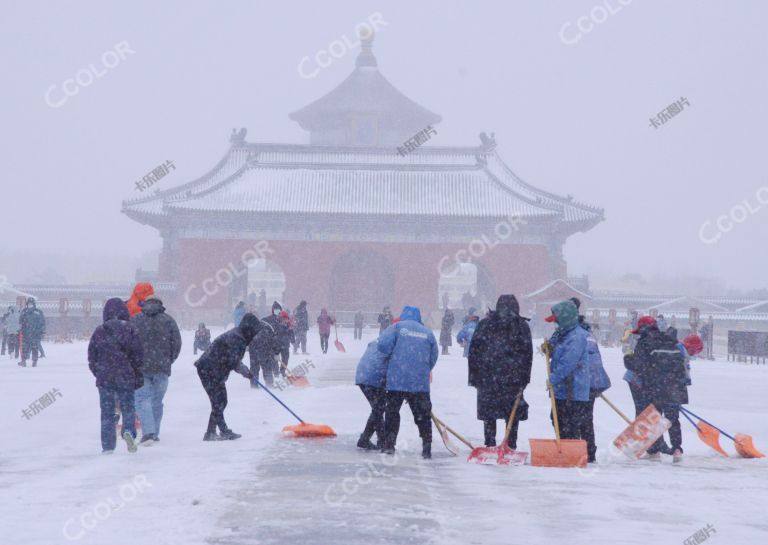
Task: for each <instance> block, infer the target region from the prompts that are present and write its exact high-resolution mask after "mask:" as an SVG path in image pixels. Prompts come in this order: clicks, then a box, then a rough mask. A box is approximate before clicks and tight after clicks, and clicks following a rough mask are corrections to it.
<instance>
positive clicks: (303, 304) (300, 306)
mask: <svg viewBox="0 0 768 545" xmlns="http://www.w3.org/2000/svg"><path fill="white" fill-rule="evenodd" d="M305 306H307V302H306V301H304V300H301V301H299V308H304V307H305Z"/></svg>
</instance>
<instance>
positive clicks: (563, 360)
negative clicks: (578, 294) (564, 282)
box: [546, 300, 591, 439]
mask: <svg viewBox="0 0 768 545" xmlns="http://www.w3.org/2000/svg"><path fill="white" fill-rule="evenodd" d="M546 321H547V322H550V323H551V322H556V323H557V329H556V330H555V333H554V334H553V335H552V337H551V338H550V340H549V345H550V346H549V348H548V350H549V353H550V354H552V372H551V373H550V375H549V382H550V383H551V384H552V387H553V389H554V395H555V400H556V401H557V403H556V407H557V418H558V421H559V423H560V437H561V438H563V439H586V437H582V430H583V420H584V419H585V418H588V414H589V390H590V383H591V378H590V371H589V353H588V346H587V337H588V332H587V331H586V330H585V329H584V328H583V327H581V326H580V325H579V311H578V309H577V308H576V305H575V304H574V303H573V301H571V300H568V301H562V302H560V303H557V304H556V305H555V306H553V307H552V315H551V316H549V317H547V318H546Z"/></svg>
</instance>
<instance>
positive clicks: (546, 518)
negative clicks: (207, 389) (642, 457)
mask: <svg viewBox="0 0 768 545" xmlns="http://www.w3.org/2000/svg"><path fill="white" fill-rule="evenodd" d="M216 333H218V332H214V334H216ZM345 337H346V338H345V339H344V341H345V344H346V346H347V349H348V353H347V354H339V353H337V352H335V351H334V349H333V347H331V350H332V351H333V353H329V354H328V355H325V356H324V355H322V354H320V351H319V347H318V342H317V339H316V335H315V332H310V341H311V342H310V347H309V348H310V352H311V354H310V356H308V357H309V358H311V360H312V361H313V363H314V364H315V365H316V368H315V369H312V370H311V371H310V374H309V380H310V382H311V383H312V384H313V387H312V388H311V389H306V390H288V391H286V392H284V393H283V394H281V395H283V396H284V398H285V399H286V401H287V402H288V404H289V405H291V406H292V407H293V408H294V409H295V410H296V411H297V412H298V413H299V414H300V415H302V417H303V418H305V419H306V420H308V421H311V422H316V423H327V424H330V425H332V426H333V427H334V428H335V430H336V431H337V432H338V434H339V436H338V437H337V438H335V439H322V440H317V439H316V440H308V439H301V440H297V439H288V438H284V437H282V436H281V435H280V429H281V428H282V426H284V425H286V424H290V423H292V417H291V416H290V415H289V414H288V413H286V412H285V411H284V410H283V409H282V408H281V407H280V406H279V405H277V403H275V402H274V401H272V400H271V399H270V398H269V397H268V396H267V394H266V393H265V392H261V391H254V390H251V389H250V388H249V387H248V383H247V381H246V380H245V379H242V378H241V377H239V376H237V375H232V377H231V378H230V380H229V382H228V389H229V392H230V397H229V406H228V408H227V412H226V415H227V421H228V422H229V424H230V425H231V427H232V428H233V429H234V430H235V431H238V432H240V433H242V434H243V438H242V439H240V440H239V441H232V442H221V443H204V442H202V441H201V438H202V435H203V432H204V428H205V424H206V422H207V416H208V410H209V406H208V401H207V398H206V396H205V394H204V392H203V390H202V388H201V387H200V384H199V381H198V378H197V376H196V374H195V372H194V368H193V366H192V363H193V361H194V357H193V355H192V349H191V346H192V343H191V333H190V332H186V333H185V334H184V341H185V346H184V349H183V355H182V357H181V358H180V359H179V361H178V362H176V364H175V365H174V374H173V376H172V377H171V383H170V387H169V390H168V394H167V397H166V410H165V417H164V420H163V428H162V430H161V442H160V443H159V444H157V445H155V446H153V447H151V448H143V447H142V448H140V450H139V452H138V453H137V454H135V455H130V454H128V453H127V452H126V451H125V449H124V445H123V444H122V443H119V444H118V451H116V453H115V454H114V455H112V456H102V455H101V454H100V452H101V447H100V443H99V410H98V396H97V391H96V388H95V386H94V384H93V383H94V380H93V378H92V376H91V374H90V373H89V371H88V367H87V365H86V362H85V348H86V345H85V343H76V344H70V345H54V344H47V345H46V350H47V352H48V357H47V358H45V359H43V360H41V361H40V365H39V367H38V368H35V369H32V368H20V367H18V366H17V365H15V363H13V361H12V360H9V359H7V356H3V357H2V358H0V409H2V414H3V415H5V416H4V417H3V418H2V421H1V422H0V431H1V432H2V434H1V436H2V437H3V442H2V447H1V451H0V513H2V515H1V516H0V536H2V537H0V543H4V544H5V543H8V544H13V545H16V544H24V545H38V544H39V545H54V544H58V543H68V542H70V541H77V542H79V543H82V544H84V545H85V544H99V545H107V544H109V545H122V544H131V545H135V544H136V543H141V544H144V543H157V544H161V545H173V544H180V545H181V544H184V545H195V544H210V543H213V544H227V545H230V544H231V545H236V544H251V543H254V544H255V543H264V544H271V543H281V544H292V543H315V544H322V545H325V544H345V543H349V544H363V543H365V544H370V543H435V544H438V543H439V544H454V543H455V544H475V543H476V544H480V543H482V544H504V545H511V544H521V545H523V544H525V545H536V544H551V543H568V544H574V545H580V544H590V545H591V544H598V543H611V544H646V543H652V544H654V545H666V544H670V545H679V544H682V543H683V542H684V541H685V540H686V539H687V538H688V537H690V536H692V535H693V534H695V533H696V532H697V531H698V530H699V529H701V528H704V527H706V526H707V525H711V527H712V528H714V530H715V531H716V533H715V534H713V535H712V536H711V538H710V539H712V540H713V541H712V542H711V543H713V544H715V545H716V544H717V543H722V544H727V545H747V544H755V543H766V542H768V521H767V520H766V517H765V513H766V500H767V499H768V492H767V491H768V459H762V460H742V459H737V458H733V459H724V458H721V457H718V455H716V454H715V453H713V452H711V451H709V450H708V449H707V447H705V446H704V445H703V444H702V443H700V442H699V441H698V439H697V438H696V436H695V434H694V433H692V431H691V428H690V426H688V425H687V424H685V423H684V428H683V431H684V448H685V450H686V456H685V461H684V463H683V464H681V465H677V466H673V465H672V464H671V461H670V459H669V458H666V459H665V460H664V462H663V463H662V464H661V465H652V464H651V463H649V462H634V463H633V462H630V461H628V460H625V459H624V458H623V457H622V456H621V455H615V454H612V453H611V451H610V450H609V449H608V447H609V445H610V442H611V440H612V439H613V438H614V437H615V436H616V435H617V434H618V433H619V432H620V431H621V430H622V429H623V427H624V425H623V422H622V421H621V420H620V419H619V417H618V416H617V415H615V414H614V413H613V412H611V410H610V409H609V408H608V407H607V406H605V405H603V404H601V403H600V402H599V401H598V405H597V408H596V414H595V427H596V431H597V435H598V444H599V446H600V447H602V448H603V449H604V450H602V451H601V452H600V453H599V454H598V457H599V458H600V463H599V464H598V465H596V466H590V467H589V468H588V469H586V470H577V469H547V468H534V467H530V466H524V467H496V466H493V467H491V466H475V465H470V464H467V463H466V461H465V456H461V457H458V458H452V457H450V456H449V455H448V453H447V452H446V451H445V450H444V449H443V448H442V445H441V444H440V443H439V439H437V438H436V442H435V444H434V453H435V458H434V459H433V460H431V461H424V460H422V459H421V458H420V457H419V452H420V442H419V438H418V435H417V432H416V428H415V426H414V425H413V422H412V419H411V418H410V414H409V413H408V409H407V407H405V408H404V411H405V414H404V418H403V426H402V430H401V435H400V444H398V455H397V456H396V457H394V458H387V457H382V456H381V455H380V454H378V453H364V452H358V451H357V449H356V448H355V447H354V443H355V441H356V439H357V436H358V434H359V433H360V431H361V429H362V426H363V424H364V421H365V418H366V416H367V410H368V408H367V404H366V402H365V400H364V398H363V396H362V395H361V394H360V392H359V390H358V389H357V388H356V387H355V386H354V385H353V382H354V367H355V364H356V362H357V358H358V356H359V354H361V353H362V350H363V348H364V345H365V339H364V341H353V340H352V339H351V338H350V337H349V335H348V334H345ZM459 353H460V350H459V349H458V347H454V350H453V355H451V356H448V357H441V358H440V361H439V362H438V366H437V367H436V369H435V374H434V382H433V393H432V399H433V403H434V409H435V413H436V414H437V415H438V416H440V417H442V418H443V419H444V420H446V421H447V422H448V423H449V424H450V425H452V426H453V427H454V428H456V429H457V430H459V431H462V432H464V433H465V434H466V435H467V436H468V438H470V440H472V441H473V442H475V443H480V442H481V438H482V426H481V424H480V423H479V422H478V421H477V420H475V417H474V414H475V397H474V390H473V389H470V388H468V387H467V386H466V363H465V360H463V358H461V357H460V355H459ZM604 358H605V360H606V362H607V369H608V372H609V374H610V376H611V379H612V381H613V384H614V386H613V388H612V389H611V390H609V391H608V392H607V393H608V395H609V397H611V399H612V400H613V401H614V402H615V403H616V404H618V405H619V406H620V407H622V408H623V409H624V410H625V411H626V412H631V407H632V404H631V400H630V397H629V392H628V390H627V388H626V385H625V384H624V383H623V382H622V381H621V376H622V373H623V368H622V365H621V360H620V354H619V352H618V351H616V350H608V351H606V352H605V354H604ZM294 361H295V363H300V361H301V358H300V357H298V358H297V357H295V360H294ZM543 365H544V364H543V360H542V359H541V358H538V357H537V359H536V361H535V363H534V375H533V382H532V384H531V386H530V387H529V389H528V391H527V392H526V398H527V399H528V401H529V403H530V404H531V410H530V419H529V420H528V421H527V422H524V423H522V424H521V428H520V440H519V445H521V446H527V443H528V441H527V440H528V438H529V437H544V438H547V437H552V429H551V426H550V424H549V422H548V413H549V405H548V400H547V397H546V393H545V390H544V372H543ZM693 378H694V387H693V389H692V390H691V405H690V407H691V408H692V409H693V410H694V411H698V412H700V413H701V414H703V415H704V416H708V417H709V418H710V419H711V420H714V421H715V422H716V423H719V424H720V425H721V426H723V427H724V428H725V429H726V430H730V431H732V432H733V431H742V432H746V433H750V434H752V435H753V436H754V437H755V440H756V443H757V445H758V446H759V447H761V448H762V449H763V450H764V451H765V450H768V420H767V419H766V418H765V413H766V409H767V408H768V401H766V394H765V391H766V386H768V367H766V366H756V365H755V366H750V365H744V364H736V363H727V362H724V361H718V362H715V363H710V362H695V363H694V370H693ZM53 388H57V389H58V390H59V391H60V392H61V394H62V397H60V398H58V397H57V398H56V401H55V402H54V403H53V404H51V405H50V406H48V407H46V408H45V409H43V410H42V411H41V412H40V413H39V414H37V415H35V416H32V417H31V418H30V419H26V418H25V417H24V416H23V415H22V410H23V409H28V407H29V405H30V404H31V403H32V402H33V401H35V400H37V399H39V398H40V397H42V396H44V395H45V394H46V393H47V392H49V391H51V390H52V389H53ZM500 427H501V426H500ZM499 434H501V430H500V431H499ZM722 444H723V446H724V447H725V448H726V450H729V451H731V452H732V451H733V447H732V445H731V444H729V441H728V440H727V439H723V441H722Z"/></svg>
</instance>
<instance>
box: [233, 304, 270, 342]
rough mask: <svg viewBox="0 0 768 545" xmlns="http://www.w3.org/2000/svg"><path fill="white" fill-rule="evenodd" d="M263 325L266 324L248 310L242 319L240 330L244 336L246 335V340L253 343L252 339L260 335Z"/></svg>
mask: <svg viewBox="0 0 768 545" xmlns="http://www.w3.org/2000/svg"><path fill="white" fill-rule="evenodd" d="M262 327H264V324H263V323H262V321H261V320H259V319H258V318H257V317H256V316H255V315H254V314H251V313H250V312H246V313H245V315H243V319H242V320H240V325H239V326H238V329H239V330H240V333H242V334H243V337H245V341H246V342H247V343H248V344H251V341H252V340H253V338H254V337H255V336H256V335H258V333H259V331H261V328H262Z"/></svg>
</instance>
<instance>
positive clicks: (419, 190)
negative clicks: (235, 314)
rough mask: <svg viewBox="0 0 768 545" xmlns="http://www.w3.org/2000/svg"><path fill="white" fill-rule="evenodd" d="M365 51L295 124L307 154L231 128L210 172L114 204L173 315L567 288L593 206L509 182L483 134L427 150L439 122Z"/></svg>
mask: <svg viewBox="0 0 768 545" xmlns="http://www.w3.org/2000/svg"><path fill="white" fill-rule="evenodd" d="M372 41H373V39H372V37H371V38H368V39H365V40H363V41H362V45H361V52H360V54H359V56H358V57H357V61H356V66H355V69H354V70H353V71H352V73H351V74H350V75H349V76H348V77H347V78H346V79H345V80H344V81H342V82H341V84H339V85H338V86H337V87H336V88H335V89H333V90H332V91H330V92H329V93H328V94H326V95H325V96H323V97H321V98H319V99H318V100H316V101H315V102H313V103H311V104H309V105H307V106H305V107H304V108H301V109H299V110H297V111H295V112H294V113H292V114H291V115H290V118H291V119H292V120H294V121H296V122H297V123H298V124H299V125H300V126H301V127H302V128H303V129H305V130H306V131H307V132H308V133H309V143H308V144H276V143H256V142H248V141H247V140H246V131H245V129H241V130H239V131H234V130H233V134H232V136H231V138H230V146H229V149H228V151H227V152H226V154H225V156H224V157H223V158H222V159H221V160H220V161H219V163H218V164H216V166H214V167H213V169H211V171H210V172H208V173H207V174H205V175H203V176H202V177H200V178H199V179H196V180H193V181H190V182H188V183H184V184H182V185H179V186H177V187H175V188H172V189H168V190H163V191H157V192H155V193H154V194H152V195H150V196H146V197H142V198H138V199H134V200H130V201H126V202H124V203H123V212H124V213H125V214H126V215H127V216H128V217H130V218H132V219H134V220H135V221H138V222H139V223H142V224H145V225H150V226H152V227H154V228H156V229H157V230H158V231H159V233H160V236H161V237H162V239H163V249H162V253H161V256H160V263H159V280H160V281H162V282H168V283H173V284H175V286H176V290H175V296H174V297H175V301H173V302H170V303H171V304H172V305H173V306H174V308H175V309H176V312H177V313H178V314H183V315H186V316H187V317H189V318H191V317H200V318H202V317H208V318H209V319H211V318H214V317H216V316H220V317H223V316H229V312H230V311H231V308H232V305H233V304H234V303H235V302H237V301H238V300H249V301H251V303H252V304H253V300H254V298H255V297H258V296H259V294H261V298H262V299H264V298H265V297H266V298H267V299H268V300H269V302H270V303H271V301H272V300H273V299H276V300H279V301H281V302H284V303H285V302H287V304H288V305H290V306H291V307H294V306H295V305H296V304H297V303H298V302H299V301H300V300H302V299H305V300H307V301H308V302H309V303H310V306H311V307H312V308H314V309H315V310H319V309H320V308H321V307H327V308H328V309H330V310H332V311H334V312H337V313H343V312H347V311H350V312H351V311H355V310H358V309H360V310H363V311H365V312H369V313H372V312H376V311H379V310H380V309H381V308H382V307H383V306H385V305H391V306H392V307H393V309H399V308H400V307H401V306H402V305H404V304H412V305H418V306H420V307H421V308H422V310H423V311H425V312H426V313H427V314H429V313H430V312H433V311H437V310H438V309H440V308H442V307H443V306H444V303H447V304H448V305H449V306H451V307H453V308H458V307H460V306H461V305H462V301H463V302H464V303H466V302H467V301H468V298H469V297H471V301H472V302H473V303H474V304H475V305H477V306H481V305H482V306H485V305H491V306H492V305H493V303H494V302H495V297H496V295H497V294H499V293H504V292H506V293H516V294H521V295H522V294H527V293H531V292H533V291H534V290H536V289H538V288H540V287H541V286H544V285H546V284H547V283H548V282H551V281H553V280H556V279H560V278H566V277H567V270H566V263H565V261H564V259H563V245H564V244H565V242H566V240H567V239H568V237H569V236H571V235H572V234H575V233H578V232H584V231H587V230H589V229H591V228H592V227H594V226H595V225H597V224H598V223H599V222H601V221H602V220H603V211H602V210H601V209H599V208H595V207H592V206H588V205H585V204H580V203H578V202H576V201H574V200H573V199H572V198H571V197H567V198H566V197H560V196H557V195H554V194H552V193H549V192H547V191H544V190H541V189H538V188H536V187H534V186H532V185H530V184H528V183H526V182H525V181H523V180H522V179H520V178H519V177H518V176H517V175H516V174H515V173H514V172H513V171H512V170H511V169H510V168H509V167H508V166H507V165H506V164H505V163H504V161H503V160H502V159H501V157H500V156H499V155H498V153H497V151H496V144H495V139H494V137H493V136H487V135H485V134H484V133H483V134H482V135H481V139H480V143H479V145H474V146H432V145H428V144H426V143H425V142H424V140H425V139H426V138H429V137H431V138H432V139H433V141H435V140H439V136H437V137H435V136H432V135H435V134H436V133H437V132H438V130H439V128H437V126H438V124H439V123H440V121H441V117H440V116H439V115H437V114H436V113H433V112H431V111H430V110H428V109H426V108H424V107H423V106H421V105H419V104H417V103H416V102H414V101H413V100H411V99H410V98H408V97H406V96H405V95H403V94H402V93H401V92H400V91H398V90H397V89H396V88H395V87H394V86H393V85H392V84H391V83H390V82H389V81H388V80H387V79H386V78H385V77H384V76H383V75H382V73H381V72H380V71H379V69H378V66H377V61H376V58H375V57H374V55H373V52H372ZM425 135H426V136H425ZM430 143H431V142H430ZM422 144H425V145H422Z"/></svg>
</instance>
